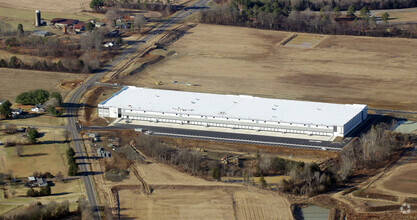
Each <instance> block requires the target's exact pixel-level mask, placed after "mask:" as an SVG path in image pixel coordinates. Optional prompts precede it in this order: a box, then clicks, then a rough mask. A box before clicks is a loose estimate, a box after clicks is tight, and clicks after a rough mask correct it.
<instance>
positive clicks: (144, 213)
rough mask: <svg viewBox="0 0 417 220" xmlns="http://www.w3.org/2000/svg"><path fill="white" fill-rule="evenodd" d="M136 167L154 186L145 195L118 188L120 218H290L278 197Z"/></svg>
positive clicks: (174, 172)
mask: <svg viewBox="0 0 417 220" xmlns="http://www.w3.org/2000/svg"><path fill="white" fill-rule="evenodd" d="M136 167H137V170H138V173H139V175H140V176H141V177H142V178H143V180H144V181H145V182H147V184H149V185H151V187H152V185H158V187H154V188H153V189H154V190H153V192H152V194H151V195H150V196H149V197H147V196H145V195H143V194H142V193H141V192H140V191H139V189H137V190H134V189H126V190H120V191H119V197H120V204H121V208H122V212H121V215H122V217H124V218H129V217H130V218H139V219H142V218H143V219H234V218H238V219H292V214H291V212H290V204H289V202H288V201H287V200H286V199H285V198H284V197H282V196H279V195H276V194H271V193H265V192H263V191H260V190H257V189H255V188H252V187H243V186H239V185H233V184H224V183H219V182H210V181H206V180H202V179H199V178H196V177H192V176H189V175H187V174H184V173H181V172H179V171H177V170H175V169H173V168H171V167H168V166H166V165H162V164H159V163H152V164H149V165H146V164H139V165H137V166H136ZM138 201H140V202H138Z"/></svg>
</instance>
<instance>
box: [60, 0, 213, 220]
mask: <svg viewBox="0 0 417 220" xmlns="http://www.w3.org/2000/svg"><path fill="white" fill-rule="evenodd" d="M208 1H209V0H199V1H198V2H197V3H196V4H195V7H205V6H206V3H207V2H208ZM196 11H197V10H196V9H189V10H187V11H185V10H182V11H180V12H178V13H176V14H175V15H173V16H171V17H170V19H168V20H167V21H165V22H163V23H162V24H161V25H159V26H158V27H156V29H155V30H153V31H152V32H151V33H150V34H148V35H146V36H145V37H143V38H142V39H141V40H140V41H138V42H135V43H134V44H132V45H131V46H130V47H129V48H127V49H125V50H124V51H123V52H122V54H120V55H118V56H117V57H116V58H115V59H113V60H112V61H111V62H110V63H109V64H107V65H106V66H104V67H103V69H102V70H101V71H99V72H98V73H96V74H94V75H93V76H91V77H89V78H88V79H87V80H86V81H85V82H84V83H83V84H82V85H80V86H79V87H78V88H76V89H75V91H74V92H73V93H72V95H71V97H70V98H69V100H68V106H67V109H66V115H67V117H68V129H69V130H70V132H71V137H72V142H73V144H74V148H75V151H76V153H77V158H78V159H77V162H78V163H79V164H80V165H79V166H80V171H81V175H82V179H83V181H84V184H85V188H86V194H87V199H88V201H89V203H90V205H91V207H92V208H93V212H94V218H95V219H100V218H101V217H100V212H99V211H98V208H97V205H98V203H97V199H96V192H95V185H94V180H93V178H92V172H91V169H90V167H89V165H88V163H86V162H87V161H86V160H87V159H86V154H85V152H84V148H83V143H82V140H81V137H80V135H79V133H78V128H77V126H78V124H77V112H78V107H79V106H80V104H79V100H80V98H81V97H82V95H83V94H84V93H85V92H86V91H87V89H88V88H89V87H90V86H91V85H94V83H96V81H97V80H98V79H100V78H102V77H104V76H105V75H106V74H108V72H109V71H111V70H114V69H113V68H115V67H116V66H117V65H118V64H119V62H120V61H121V60H123V59H125V58H126V57H128V56H131V55H133V54H134V53H135V52H137V50H138V49H139V48H140V47H141V46H143V45H144V44H145V43H146V42H148V41H149V40H151V39H153V38H154V37H155V36H157V35H158V34H161V33H162V32H163V31H165V30H166V29H167V28H169V27H170V26H172V25H174V24H177V23H179V22H181V21H182V20H184V18H186V17H188V16H189V15H191V14H192V13H194V12H196Z"/></svg>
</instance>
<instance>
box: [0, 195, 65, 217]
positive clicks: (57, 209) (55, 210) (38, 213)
mask: <svg viewBox="0 0 417 220" xmlns="http://www.w3.org/2000/svg"><path fill="white" fill-rule="evenodd" d="M69 206H70V203H69V202H68V200H65V201H63V202H61V203H57V202H54V201H52V202H49V203H48V204H46V205H43V204H42V203H41V202H36V203H33V204H31V205H29V207H27V208H25V209H23V210H22V211H20V212H18V213H16V214H12V215H11V216H8V217H6V216H0V220H23V219H63V218H66V217H67V216H69V215H70V214H71V212H70V207H69Z"/></svg>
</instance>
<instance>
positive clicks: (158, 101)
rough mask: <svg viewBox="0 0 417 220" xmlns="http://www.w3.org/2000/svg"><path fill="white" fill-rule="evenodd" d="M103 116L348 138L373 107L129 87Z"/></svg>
mask: <svg viewBox="0 0 417 220" xmlns="http://www.w3.org/2000/svg"><path fill="white" fill-rule="evenodd" d="M98 114H99V116H100V117H110V118H126V119H132V120H142V121H148V122H155V123H158V122H159V123H175V124H178V127H181V125H182V124H188V125H195V126H207V127H224V128H230V129H247V130H256V131H259V132H262V131H274V132H283V133H298V134H306V135H323V136H345V135H347V134H348V133H349V132H350V131H351V130H352V129H353V128H355V127H356V126H357V125H359V124H360V123H361V122H362V121H363V120H365V118H366V117H367V106H366V105H358V104H352V105H351V104H330V103H322V102H305V101H292V100H283V99H268V98H259V97H252V96H246V95H218V94H208V93H195V92H181V91H171V90H160V89H148V88H138V87H133V86H126V87H124V88H123V89H121V90H120V91H119V92H117V93H115V94H113V96H112V97H110V98H109V99H107V100H106V101H104V102H102V103H100V104H99V105H98Z"/></svg>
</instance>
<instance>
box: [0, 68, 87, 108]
mask: <svg viewBox="0 0 417 220" xmlns="http://www.w3.org/2000/svg"><path fill="white" fill-rule="evenodd" d="M86 76H87V75H86V74H71V73H59V72H46V71H34V70H20V69H6V68H0V77H1V86H0V99H9V100H10V101H11V102H12V103H13V102H14V100H15V98H16V96H17V95H19V94H20V93H21V92H26V91H29V90H33V89H45V90H48V91H59V92H60V93H61V95H62V96H63V97H64V96H65V95H66V94H67V93H68V92H69V89H72V88H61V86H60V84H61V83H63V82H66V81H73V80H78V81H79V80H83V79H84V78H85V77H86Z"/></svg>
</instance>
